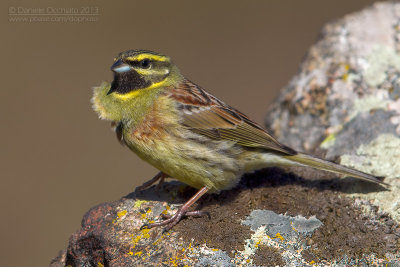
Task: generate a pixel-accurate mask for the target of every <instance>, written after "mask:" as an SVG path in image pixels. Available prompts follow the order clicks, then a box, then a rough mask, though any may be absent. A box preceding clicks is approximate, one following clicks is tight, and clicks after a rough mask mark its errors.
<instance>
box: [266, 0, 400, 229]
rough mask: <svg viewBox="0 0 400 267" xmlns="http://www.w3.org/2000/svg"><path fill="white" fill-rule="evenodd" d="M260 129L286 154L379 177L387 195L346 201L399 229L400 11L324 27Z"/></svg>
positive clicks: (399, 6)
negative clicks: (369, 205) (367, 203)
mask: <svg viewBox="0 0 400 267" xmlns="http://www.w3.org/2000/svg"><path fill="white" fill-rule="evenodd" d="M266 124H267V126H269V127H268V128H269V129H270V130H271V132H272V133H273V134H274V135H275V136H277V137H278V139H279V140H281V141H282V142H284V143H286V144H288V145H289V146H292V147H294V148H296V149H299V150H303V151H307V152H311V153H316V151H318V152H319V153H321V151H320V150H321V149H323V150H326V155H325V157H326V158H328V159H331V160H335V159H338V161H339V162H340V163H341V164H343V165H347V166H350V167H353V168H357V169H360V170H362V171H365V172H368V173H372V174H375V175H377V176H385V177H387V178H386V179H385V182H387V183H389V184H390V185H391V186H392V187H391V188H390V189H391V190H390V191H381V192H375V193H369V194H354V195H353V196H356V197H362V198H363V199H368V200H372V201H373V203H374V204H375V205H377V206H378V207H379V208H380V209H381V210H382V211H384V212H387V213H389V214H390V215H391V216H392V217H393V218H394V219H396V221H397V222H400V3H395V2H392V3H376V4H375V5H373V6H372V7H370V8H367V9H364V10H363V11H361V12H358V13H354V14H351V15H348V16H346V17H344V18H343V19H341V20H338V21H336V22H333V23H331V24H328V25H327V26H325V28H324V29H323V31H322V33H321V36H320V39H319V40H318V41H317V43H316V44H315V45H314V46H312V47H311V48H310V50H309V51H308V54H307V56H306V57H305V59H304V61H303V62H302V64H301V66H300V71H299V73H298V74H297V75H296V76H295V77H294V78H293V79H292V80H291V82H290V83H289V85H288V86H287V87H286V88H285V89H284V90H283V91H282V93H281V94H280V96H279V97H278V99H277V100H276V102H275V103H274V106H273V107H272V108H271V110H270V111H269V113H268V117H267V118H266ZM355 186H356V185H355ZM354 190H355V188H354V186H352V185H349V186H348V187H347V191H348V192H354Z"/></svg>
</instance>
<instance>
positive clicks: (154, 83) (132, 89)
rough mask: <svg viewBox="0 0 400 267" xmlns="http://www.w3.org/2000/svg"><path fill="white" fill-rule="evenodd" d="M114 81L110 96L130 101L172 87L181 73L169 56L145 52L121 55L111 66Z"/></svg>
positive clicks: (128, 52) (135, 51) (127, 52)
mask: <svg viewBox="0 0 400 267" xmlns="http://www.w3.org/2000/svg"><path fill="white" fill-rule="evenodd" d="M111 70H112V71H113V72H114V80H113V82H112V83H111V88H110V91H109V92H108V94H115V96H116V97H118V98H122V99H128V98H131V97H134V96H135V95H137V94H140V90H149V89H153V88H160V87H165V86H169V85H172V84H173V83H174V82H175V81H176V80H177V78H178V77H177V76H179V71H178V69H177V68H176V67H175V65H174V64H173V63H172V62H171V59H170V58H169V57H167V56H164V55H161V54H158V53H155V52H150V51H144V50H128V51H125V52H122V53H120V54H119V55H118V56H117V57H116V58H115V60H114V64H113V65H112V66H111Z"/></svg>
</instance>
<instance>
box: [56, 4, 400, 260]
mask: <svg viewBox="0 0 400 267" xmlns="http://www.w3.org/2000/svg"><path fill="white" fill-rule="evenodd" d="M399 32H400V4H397V3H377V4H375V5H374V6H372V7H370V8H367V9H365V10H363V11H361V12H358V13H354V14H351V15H348V16H346V17H345V18H343V19H341V20H338V21H336V22H333V23H331V24H329V25H327V26H326V27H325V28H324V30H323V33H322V35H321V38H320V40H319V41H318V42H317V43H316V44H315V45H314V46H313V47H311V49H310V51H309V53H308V55H307V57H306V58H305V59H304V62H303V63H302V65H301V68H300V71H299V74H297V75H296V76H295V77H294V79H293V80H292V81H291V83H290V84H289V86H288V87H287V88H286V89H284V90H283V92H282V94H281V96H280V97H279V98H278V99H277V101H276V102H275V105H274V107H273V109H272V110H270V112H269V115H268V118H267V126H269V129H270V130H271V131H272V132H273V134H274V135H275V136H276V137H278V138H279V139H280V140H282V141H283V142H284V143H286V144H288V145H290V146H292V147H294V148H296V149H299V150H303V151H308V152H313V153H318V154H322V153H323V152H326V153H327V156H328V157H329V158H331V159H338V158H340V160H341V162H342V163H343V164H346V165H350V166H353V167H355V168H357V169H361V170H364V171H366V172H371V173H375V174H377V175H385V176H387V177H388V178H387V179H386V180H385V181H386V182H388V183H389V184H391V185H392V187H391V191H388V190H385V189H384V188H383V187H380V186H377V185H374V184H369V183H364V182H359V181H356V180H353V179H346V180H341V179H339V178H337V177H336V176H334V175H332V174H327V173H325V172H319V171H315V170H311V169H308V168H306V169H304V168H303V169H300V168H291V169H290V170H292V171H293V173H288V172H287V171H283V170H281V169H276V168H272V169H266V170H261V171H258V172H256V173H253V174H246V175H245V176H244V177H243V179H242V181H241V183H240V184H239V185H238V186H237V187H235V188H233V189H232V190H228V191H223V192H221V193H220V194H218V195H217V194H210V195H206V196H204V197H203V198H201V199H200V201H198V203H197V207H195V208H197V209H202V210H204V211H207V212H208V213H209V214H210V218H208V217H201V218H185V219H184V220H182V221H180V222H179V224H177V225H176V226H175V227H174V228H173V229H172V230H171V231H170V232H168V233H163V231H162V228H156V229H151V230H147V229H144V230H140V226H141V225H143V224H145V223H149V222H152V221H154V220H160V217H161V214H162V213H169V214H172V213H173V212H175V211H176V210H177V207H178V205H179V204H182V203H184V202H185V201H186V200H187V199H189V198H190V197H191V196H192V195H193V194H194V192H195V191H194V190H193V189H191V188H189V187H187V186H185V185H183V184H181V183H178V182H169V183H165V184H164V185H163V186H161V187H160V188H159V190H158V191H157V190H156V189H155V187H151V188H149V189H147V190H145V191H142V192H138V193H132V194H130V195H128V196H126V197H123V198H122V199H121V200H118V201H115V202H113V203H104V204H101V205H98V206H96V207H94V208H92V209H91V210H90V211H89V212H88V213H87V214H86V215H85V216H84V218H83V220H82V227H81V229H80V230H78V231H77V232H76V233H74V234H73V235H72V236H71V238H70V241H69V245H68V248H67V249H66V250H64V251H61V252H60V254H59V255H58V256H57V257H56V258H55V259H54V260H53V261H52V262H51V264H50V265H51V266H238V265H241V266H276V265H279V266H283V265H287V266H304V265H316V266H325V265H328V264H330V265H333V266H335V265H336V266H339V265H340V266H351V265H363V264H365V265H367V264H368V265H371V264H374V263H375V264H380V265H384V264H389V263H394V264H400V261H399V259H400V252H399V250H400V226H399V216H398V215H399V213H398V212H399V205H400V204H399V203H400V192H399V179H398V176H399V174H400V167H399V164H400V149H399V147H400V143H399V141H400V138H399V136H400V126H399V125H400V80H399V77H400V57H399V55H398V51H399V49H400V45H399V42H400V41H399V39H398V38H399V37H400V35H399ZM294 173H295V174H294Z"/></svg>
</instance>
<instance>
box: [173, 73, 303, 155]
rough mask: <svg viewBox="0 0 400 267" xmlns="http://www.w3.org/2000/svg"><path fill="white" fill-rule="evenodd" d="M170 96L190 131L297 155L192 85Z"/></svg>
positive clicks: (243, 116)
mask: <svg viewBox="0 0 400 267" xmlns="http://www.w3.org/2000/svg"><path fill="white" fill-rule="evenodd" d="M169 96H170V97H172V98H174V99H175V100H176V101H177V103H178V108H179V109H180V110H181V111H182V112H181V113H182V119H183V124H184V125H185V126H186V127H188V128H189V129H190V130H192V131H194V132H196V133H198V134H201V135H204V136H207V137H209V138H212V139H216V140H229V141H233V142H236V143H237V144H238V145H241V146H245V147H253V148H264V149H266V150H274V151H278V152H281V153H284V154H288V155H294V154H296V153H297V152H296V151H294V150H293V149H291V148H289V147H287V146H285V145H282V144H281V143H279V142H278V141H277V140H276V139H275V138H273V137H272V136H271V135H270V134H269V133H268V132H267V131H266V130H264V129H263V128H262V127H260V126H259V125H258V124H257V123H255V122H254V121H252V120H250V119H249V118H248V117H247V116H246V115H244V114H243V113H241V112H240V111H238V110H236V109H234V108H232V107H230V106H228V105H226V104H225V103H223V102H222V101H220V100H219V99H217V98H216V97H214V96H212V95H211V94H209V93H207V92H206V91H205V90H203V89H201V88H200V87H198V86H197V85H195V84H193V83H191V82H190V81H187V80H186V81H185V82H183V83H182V84H181V85H180V86H178V87H176V88H173V89H172V90H171V91H170V92H169Z"/></svg>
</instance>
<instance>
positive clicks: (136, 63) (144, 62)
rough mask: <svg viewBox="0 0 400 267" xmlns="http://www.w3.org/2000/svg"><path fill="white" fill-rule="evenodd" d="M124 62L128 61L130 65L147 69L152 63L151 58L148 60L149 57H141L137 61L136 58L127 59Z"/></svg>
mask: <svg viewBox="0 0 400 267" xmlns="http://www.w3.org/2000/svg"><path fill="white" fill-rule="evenodd" d="M126 63H128V64H129V65H131V66H132V67H139V68H143V69H147V68H149V67H150V65H151V64H152V60H150V59H143V60H140V61H138V60H129V61H126Z"/></svg>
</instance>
